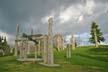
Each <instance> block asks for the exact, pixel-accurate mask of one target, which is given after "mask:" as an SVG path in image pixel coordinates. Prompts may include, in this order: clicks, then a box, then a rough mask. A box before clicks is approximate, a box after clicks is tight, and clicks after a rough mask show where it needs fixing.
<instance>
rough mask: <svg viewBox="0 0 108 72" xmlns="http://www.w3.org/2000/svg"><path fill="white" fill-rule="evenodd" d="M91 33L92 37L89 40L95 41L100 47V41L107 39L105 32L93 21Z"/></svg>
mask: <svg viewBox="0 0 108 72" xmlns="http://www.w3.org/2000/svg"><path fill="white" fill-rule="evenodd" d="M90 34H91V37H90V39H89V41H90V42H91V43H95V44H96V47H98V43H100V42H101V41H102V42H104V41H105V39H104V37H103V33H102V32H101V29H100V28H99V26H98V25H97V24H96V22H92V25H91V33H90Z"/></svg>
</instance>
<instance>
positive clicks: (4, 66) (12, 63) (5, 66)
mask: <svg viewBox="0 0 108 72" xmlns="http://www.w3.org/2000/svg"><path fill="white" fill-rule="evenodd" d="M54 56H55V63H57V64H60V65H61V66H60V67H46V66H42V65H39V64H38V62H32V63H30V62H29V63H27V62H19V61H17V60H16V58H15V57H13V56H5V57H0V72H108V46H100V47H99V48H95V47H93V46H89V47H78V48H77V49H76V50H75V51H72V58H70V59H66V58H65V51H62V52H56V51H55V55H54Z"/></svg>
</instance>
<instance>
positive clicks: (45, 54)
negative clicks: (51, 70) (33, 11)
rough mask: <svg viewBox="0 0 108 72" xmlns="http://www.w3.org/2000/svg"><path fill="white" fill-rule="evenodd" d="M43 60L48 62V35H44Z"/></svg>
mask: <svg viewBox="0 0 108 72" xmlns="http://www.w3.org/2000/svg"><path fill="white" fill-rule="evenodd" d="M43 61H44V64H48V36H47V35H46V36H44V48H43Z"/></svg>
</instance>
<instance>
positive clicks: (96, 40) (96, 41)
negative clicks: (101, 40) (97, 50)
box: [93, 29, 98, 47]
mask: <svg viewBox="0 0 108 72" xmlns="http://www.w3.org/2000/svg"><path fill="white" fill-rule="evenodd" d="M93 30H94V39H95V46H96V47H98V39H97V34H96V29H93Z"/></svg>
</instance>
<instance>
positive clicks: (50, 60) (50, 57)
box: [48, 18, 54, 64]
mask: <svg viewBox="0 0 108 72" xmlns="http://www.w3.org/2000/svg"><path fill="white" fill-rule="evenodd" d="M48 22H49V23H48V64H54V59H53V41H52V37H53V33H52V24H53V22H52V18H49V20H48Z"/></svg>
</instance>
